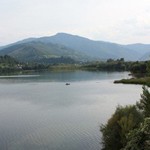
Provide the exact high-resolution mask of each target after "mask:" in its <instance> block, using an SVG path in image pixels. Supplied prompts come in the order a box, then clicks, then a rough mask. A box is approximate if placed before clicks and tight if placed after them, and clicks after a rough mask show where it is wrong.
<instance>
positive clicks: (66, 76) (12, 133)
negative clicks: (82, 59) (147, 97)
mask: <svg viewBox="0 0 150 150" xmlns="http://www.w3.org/2000/svg"><path fill="white" fill-rule="evenodd" d="M37 75H38V76H37ZM124 76H127V73H106V72H102V73H101V72H84V71H83V72H80V71H77V72H62V73H60V74H59V73H58V72H57V73H56V72H55V73H47V72H45V73H44V74H43V73H40V74H36V76H30V77H29V76H28V77H27V78H26V77H25V76H24V77H23V78H22V77H13V78H0V149H2V150H27V149H28V150H49V149H50V150H51V149H54V150H77V149H78V150H98V149H100V144H99V143H100V133H99V125H100V124H101V123H103V122H105V121H106V120H107V119H108V118H109V117H110V115H111V114H112V112H113V111H114V109H115V107H116V106H117V105H118V104H122V105H125V104H132V103H135V101H136V100H138V99H139V97H140V94H139V93H140V91H141V86H135V85H121V84H117V85H115V84H113V79H116V78H123V77H124ZM51 81H52V82H51ZM66 81H69V82H70V83H71V84H70V85H69V86H66V85H65V83H66ZM127 93H128V97H127V96H126V95H127Z"/></svg>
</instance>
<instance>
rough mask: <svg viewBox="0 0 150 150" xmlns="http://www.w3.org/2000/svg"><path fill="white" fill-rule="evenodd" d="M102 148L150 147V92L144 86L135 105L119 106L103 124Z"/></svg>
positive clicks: (137, 149)
mask: <svg viewBox="0 0 150 150" xmlns="http://www.w3.org/2000/svg"><path fill="white" fill-rule="evenodd" d="M100 131H101V132H102V135H103V136H102V145H103V148H102V150H149V149H150V92H149V89H148V87H147V86H143V93H142V94H141V99H140V101H139V102H137V103H136V104H135V105H130V106H125V107H122V106H118V107H117V108H116V111H115V113H114V114H113V115H112V117H111V118H110V119H109V120H108V121H107V123H106V124H105V125H101V128H100Z"/></svg>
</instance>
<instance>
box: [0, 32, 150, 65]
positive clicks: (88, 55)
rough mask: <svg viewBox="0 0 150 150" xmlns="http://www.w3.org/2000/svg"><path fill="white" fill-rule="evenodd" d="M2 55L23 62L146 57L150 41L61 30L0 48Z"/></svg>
mask: <svg viewBox="0 0 150 150" xmlns="http://www.w3.org/2000/svg"><path fill="white" fill-rule="evenodd" d="M0 55H10V56H12V57H14V58H16V59H18V60H20V61H24V62H28V61H31V62H32V61H34V62H41V61H43V60H44V59H47V60H50V59H53V60H54V59H58V58H62V57H63V58H69V59H72V60H75V61H93V60H107V59H109V58H112V59H119V58H124V59H125V60H131V61H135V60H146V59H149V55H150V44H130V45H120V44H116V43H111V42H103V41H94V40H90V39H88V38H84V37H80V36H77V35H71V34H66V33H58V34H56V35H54V36H49V37H41V38H28V39H25V40H22V41H18V42H16V43H13V44H10V45H6V46H4V47H1V48H0Z"/></svg>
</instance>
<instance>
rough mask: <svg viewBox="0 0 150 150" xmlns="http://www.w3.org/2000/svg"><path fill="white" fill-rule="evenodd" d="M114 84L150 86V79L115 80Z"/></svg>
mask: <svg viewBox="0 0 150 150" xmlns="http://www.w3.org/2000/svg"><path fill="white" fill-rule="evenodd" d="M114 83H123V84H141V85H147V86H150V77H142V78H131V79H121V80H115V81H114Z"/></svg>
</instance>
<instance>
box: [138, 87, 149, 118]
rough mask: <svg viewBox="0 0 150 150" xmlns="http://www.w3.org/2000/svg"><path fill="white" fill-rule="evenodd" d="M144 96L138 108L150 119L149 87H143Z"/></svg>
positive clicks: (142, 95)
mask: <svg viewBox="0 0 150 150" xmlns="http://www.w3.org/2000/svg"><path fill="white" fill-rule="evenodd" d="M142 88H143V94H141V99H140V102H137V107H138V108H139V109H140V110H141V111H142V113H143V115H144V117H150V92H149V90H148V87H147V86H143V87H142Z"/></svg>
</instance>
